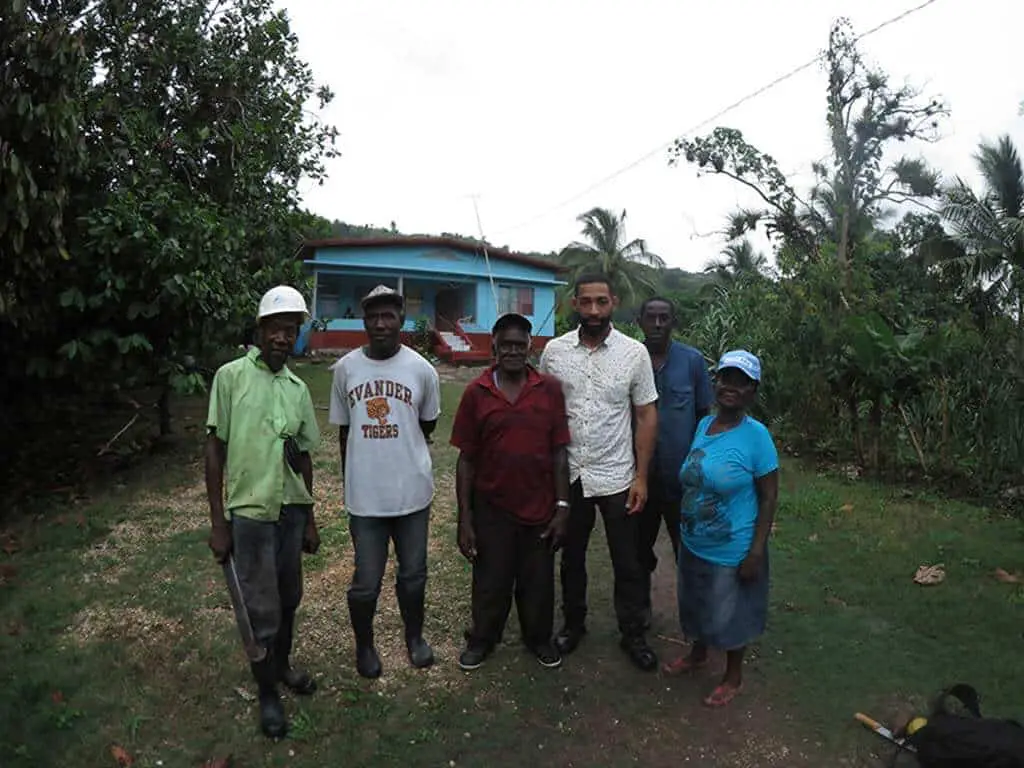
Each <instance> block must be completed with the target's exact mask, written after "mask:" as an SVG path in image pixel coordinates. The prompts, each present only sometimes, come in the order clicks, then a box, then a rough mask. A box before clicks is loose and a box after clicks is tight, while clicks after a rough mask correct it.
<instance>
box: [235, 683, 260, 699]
mask: <svg viewBox="0 0 1024 768" xmlns="http://www.w3.org/2000/svg"><path fill="white" fill-rule="evenodd" d="M235 693H237V694H238V695H239V697H240V698H241V699H242V700H243V701H256V696H255V695H254V694H253V693H252V691H247V690H245V688H242V687H241V686H239V687H238V688H235Z"/></svg>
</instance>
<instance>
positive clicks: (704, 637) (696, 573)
mask: <svg viewBox="0 0 1024 768" xmlns="http://www.w3.org/2000/svg"><path fill="white" fill-rule="evenodd" d="M768 573H769V568H768V550H767V548H766V549H765V555H764V560H763V561H762V567H761V575H760V576H759V577H758V578H757V579H755V580H754V581H740V569H739V567H738V566H726V565H717V564H716V563H712V562H709V561H707V560H704V559H703V558H700V557H697V555H695V554H693V552H691V551H690V550H689V549H688V548H687V546H686V543H685V539H684V541H683V542H681V546H680V547H679V562H678V582H677V589H676V594H677V596H678V599H679V625H680V628H681V629H682V631H683V635H684V636H685V637H686V638H687V639H688V640H690V641H699V642H702V643H704V644H705V645H708V646H710V647H711V648H718V649H719V650H724V651H732V650H736V649H739V648H742V647H744V646H745V645H748V644H749V643H750V642H752V641H753V640H756V639H757V638H758V637H760V635H761V634H762V633H763V632H764V629H765V625H766V623H767V619H768Z"/></svg>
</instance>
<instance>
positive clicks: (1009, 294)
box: [942, 136, 1024, 332]
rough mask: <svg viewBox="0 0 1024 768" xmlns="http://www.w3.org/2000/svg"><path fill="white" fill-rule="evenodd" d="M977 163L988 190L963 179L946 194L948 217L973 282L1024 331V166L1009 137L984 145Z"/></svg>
mask: <svg viewBox="0 0 1024 768" xmlns="http://www.w3.org/2000/svg"><path fill="white" fill-rule="evenodd" d="M974 161H975V163H976V164H977V167H978V171H979V172H980V173H981V177H982V183H983V184H984V188H983V190H982V192H981V193H980V194H978V193H975V191H974V190H972V189H971V188H970V186H968V184H967V183H966V182H965V181H963V180H962V179H959V178H958V179H957V180H956V182H955V183H954V184H953V185H952V186H951V187H950V188H949V189H948V190H946V194H945V201H944V203H943V206H942V216H943V218H944V219H945V221H946V222H947V223H948V224H949V226H950V229H951V230H952V232H953V236H954V238H955V239H956V241H957V242H958V243H959V244H960V245H961V246H962V247H963V250H964V255H963V256H960V257H958V259H957V261H958V262H959V265H960V266H962V267H963V268H964V269H965V273H966V276H967V278H968V279H969V280H971V281H974V282H978V283H981V284H982V285H983V286H985V291H986V293H988V294H990V295H992V296H995V297H998V298H999V300H1000V301H1001V303H1002V304H1003V306H1005V307H1007V308H1009V309H1010V311H1011V312H1012V313H1013V314H1015V315H1016V318H1017V325H1018V328H1020V329H1021V331H1022V332H1024V166H1022V164H1021V159H1020V155H1019V154H1018V153H1017V148H1016V147H1015V146H1014V143H1013V140H1012V139H1011V138H1010V137H1009V136H1002V137H1001V138H1000V139H999V140H998V141H996V142H995V143H988V142H982V143H981V144H979V145H978V151H977V153H975V155H974Z"/></svg>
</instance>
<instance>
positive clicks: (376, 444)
mask: <svg viewBox="0 0 1024 768" xmlns="http://www.w3.org/2000/svg"><path fill="white" fill-rule="evenodd" d="M440 413H441V383H440V380H439V378H438V375H437V370H436V369H435V368H434V366H433V365H431V364H430V363H429V362H427V360H426V359H424V358H423V356H421V355H420V354H418V353H417V352H415V351H414V350H412V349H410V348H409V347H406V346H404V345H403V346H402V347H401V348H400V349H399V350H398V352H397V353H396V354H395V355H393V356H392V357H390V358H388V359H387V360H373V359H371V358H369V357H367V356H366V354H365V353H364V352H363V350H362V349H354V350H352V351H351V352H349V353H348V354H347V355H345V356H344V357H343V358H341V360H339V361H338V362H337V364H336V365H335V366H334V386H333V387H332V389H331V412H330V420H331V424H336V425H338V426H347V427H348V428H349V430H348V443H347V444H346V446H345V508H346V510H347V511H348V513H349V514H350V515H359V516H362V517H397V516H398V515H407V514H410V513H412V512H417V511H419V510H421V509H424V508H426V507H427V506H429V505H430V502H431V501H433V498H434V475H433V465H432V463H431V460H430V448H429V446H428V445H427V441H426V438H425V437H424V436H423V431H422V430H421V429H420V422H421V421H434V420H435V419H436V418H437V417H438V416H439V415H440Z"/></svg>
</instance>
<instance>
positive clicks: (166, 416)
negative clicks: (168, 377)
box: [156, 385, 171, 437]
mask: <svg viewBox="0 0 1024 768" xmlns="http://www.w3.org/2000/svg"><path fill="white" fill-rule="evenodd" d="M156 407H157V410H158V411H159V413H160V437H167V435H169V434H171V388H170V387H168V386H166V385H165V386H164V388H163V389H162V390H161V391H160V399H159V400H157V403H156Z"/></svg>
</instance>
